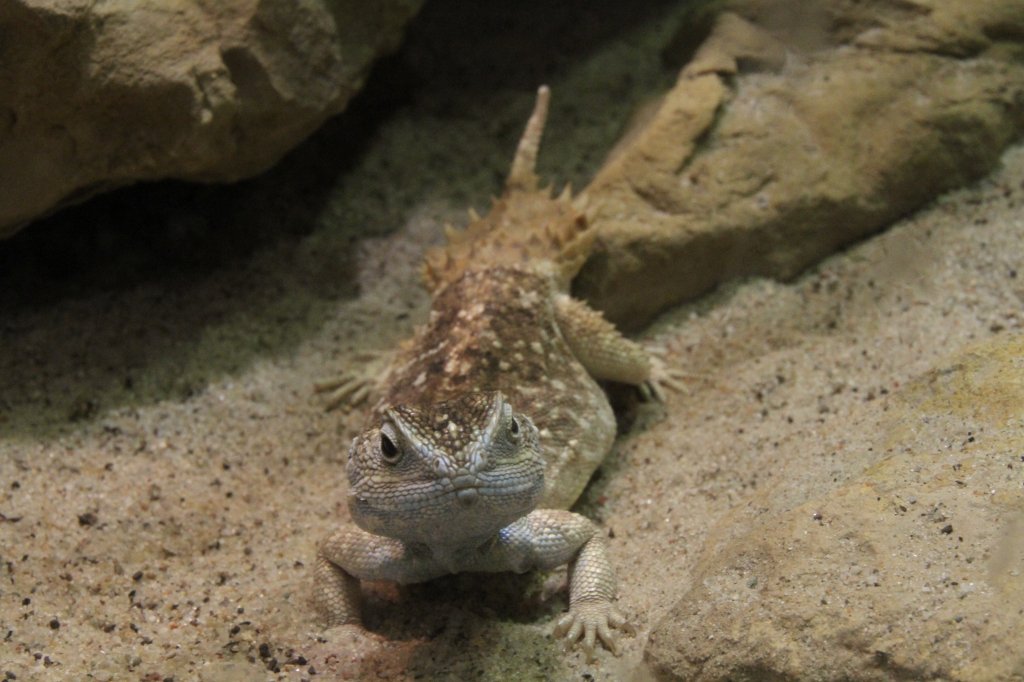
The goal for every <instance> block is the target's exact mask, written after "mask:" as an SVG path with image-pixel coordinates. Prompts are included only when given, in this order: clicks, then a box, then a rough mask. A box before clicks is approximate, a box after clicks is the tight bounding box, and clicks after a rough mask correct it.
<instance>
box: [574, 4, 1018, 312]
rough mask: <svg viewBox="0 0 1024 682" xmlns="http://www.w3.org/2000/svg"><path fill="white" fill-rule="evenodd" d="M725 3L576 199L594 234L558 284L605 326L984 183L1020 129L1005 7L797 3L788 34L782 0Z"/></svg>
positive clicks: (764, 271)
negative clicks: (573, 270)
mask: <svg viewBox="0 0 1024 682" xmlns="http://www.w3.org/2000/svg"><path fill="white" fill-rule="evenodd" d="M730 4H731V7H732V8H733V9H734V10H735V13H732V14H729V13H726V14H723V15H722V16H721V17H719V19H718V22H717V23H716V25H715V29H714V30H713V31H712V33H711V36H710V37H709V38H708V39H707V40H706V41H705V42H704V44H703V45H702V46H701V47H700V49H698V50H697V51H696V53H695V55H694V58H693V60H692V61H691V62H690V63H689V64H688V65H687V66H686V68H684V69H683V71H682V73H681V74H680V77H679V80H678V82H677V83H676V86H675V87H674V88H673V89H672V90H671V91H670V92H669V93H667V94H666V96H665V98H664V100H663V102H662V103H661V105H660V106H659V107H658V108H657V110H656V111H655V113H654V114H653V115H652V116H651V117H650V118H649V120H648V121H647V122H646V124H644V126H643V128H642V129H640V130H637V131H633V132H632V133H630V134H629V135H627V139H626V141H625V142H624V143H623V144H620V145H619V146H618V147H617V148H616V150H615V151H614V152H613V154H612V155H611V156H610V158H609V161H608V163H607V164H606V165H605V167H604V168H603V169H602V170H601V171H600V173H599V174H598V175H597V177H596V178H595V179H594V181H593V183H592V184H591V185H590V187H589V188H588V189H587V196H588V212H589V214H590V216H591V219H592V222H593V224H594V226H595V229H596V230H597V232H598V234H599V237H600V238H599V245H598V250H597V252H596V253H595V254H594V255H593V257H592V258H591V259H590V261H589V262H588V263H587V265H586V266H585V268H584V269H583V271H582V273H581V274H580V276H579V278H578V280H577V282H576V284H575V286H576V290H577V292H578V293H579V294H580V295H582V296H584V297H586V298H587V299H589V300H590V301H592V302H593V303H595V304H596V305H597V306H598V307H600V308H602V309H603V310H605V311H606V312H607V314H608V315H609V317H611V318H612V319H614V320H616V321H617V322H619V323H620V324H624V325H627V326H632V327H636V326H639V325H641V324H643V323H644V322H646V321H648V320H650V318H651V317H652V316H653V315H655V314H657V313H658V312H660V311H662V310H664V309H665V308H666V307H668V306H670V305H672V304H674V303H677V302H679V301H682V300H685V299H689V298H693V297H695V296H697V295H699V294H701V293H703V292H705V291H707V290H709V289H711V288H712V287H714V286H716V285H717V284H719V283H721V282H723V281H725V280H728V279H730V278H735V277H742V276H749V275H769V276H773V277H779V278H789V277H792V276H794V275H795V274H797V273H798V272H800V271H801V270H802V269H803V268H805V267H807V266H808V265H809V264H811V263H813V262H815V261H816V260H818V259H820V258H821V257H822V256H824V255H827V254H829V253H831V252H833V251H835V250H836V249H837V248H839V247H841V246H843V245H845V244H849V243H850V242H852V241H854V240H856V239H858V238H861V237H863V236H865V235H867V234H870V233H872V232H874V231H877V230H880V229H883V228H884V227H885V226H887V225H888V224H890V223H891V222H892V221H893V220H894V219H896V218H897V217H899V216H901V215H904V214H906V213H908V212H910V211H912V210H913V209H915V208H917V207H919V206H921V205H922V204H923V203H924V202H926V201H928V200H929V199H931V198H932V197H934V196H936V195H937V194H939V193H940V192H943V191H945V190H947V189H949V188H951V187H954V186H957V185H959V184H961V183H964V182H967V181H970V180H972V179H976V178H977V177H979V176H980V175H982V174H984V173H985V172H986V171H988V170H989V169H991V168H992V167H993V166H994V165H995V164H996V162H997V160H998V158H999V154H1000V152H1001V150H1002V149H1003V148H1004V147H1005V146H1006V145H1007V144H1008V143H1009V142H1011V141H1012V140H1013V139H1014V138H1015V137H1016V136H1018V135H1019V134H1020V131H1021V130H1022V128H1024V107H1022V102H1024V66H1022V64H1021V62H1020V61H1019V60H1016V59H1014V58H1013V56H1012V55H1014V54H1016V53H1017V52H1018V51H1019V44H1018V43H1017V36H1019V35H1021V32H1024V9H1022V5H1021V3H1020V2H1017V1H1015V0H986V1H985V2H971V3H966V2H960V1H958V0H934V1H933V2H930V3H926V4H927V7H926V6H925V4H924V3H922V4H921V5H920V6H919V5H918V4H916V3H915V4H913V5H909V4H907V3H898V2H891V1H888V0H875V1H874V2H869V3H835V2H826V1H825V0H820V1H818V2H814V1H811V0H808V1H807V2H804V3H801V13H800V16H801V17H802V18H804V19H806V20H807V21H805V22H802V23H801V22H796V23H800V26H799V27H796V26H795V25H794V22H793V20H792V19H791V18H787V17H788V16H790V15H791V14H792V13H791V12H786V11H785V9H786V8H785V5H787V4H789V3H782V4H781V5H780V4H779V3H778V2H758V1H756V0H750V1H749V2H733V3H730ZM968 6H969V8H970V10H969V11H968V9H967V8H968ZM739 14H744V15H747V16H749V17H750V20H748V19H743V18H740V16H739ZM815 25H818V26H819V29H817V30H816V31H815V30H810V33H809V32H808V31H809V29H808V28H807V27H808V26H811V27H812V29H813V27H814V26H815ZM829 27H835V28H829ZM811 34H813V35H811Z"/></svg>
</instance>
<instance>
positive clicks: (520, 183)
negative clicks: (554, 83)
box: [505, 85, 551, 191]
mask: <svg viewBox="0 0 1024 682" xmlns="http://www.w3.org/2000/svg"><path fill="white" fill-rule="evenodd" d="M550 101H551V89H550V88H549V87H548V86H546V85H542V86H540V87H539V88H537V102H536V104H534V105H533V113H532V114H531V115H530V120H529V121H527V122H526V130H524V131H523V136H522V137H521V138H520V139H519V146H518V147H517V148H516V155H515V158H514V159H512V170H511V171H509V174H508V180H507V181H506V182H505V188H506V189H510V190H511V189H519V190H525V191H532V190H535V189H537V182H538V178H537V172H536V168H537V151H538V150H539V149H540V138H541V136H542V135H543V134H544V125H545V124H546V123H547V120H548V103H549V102H550Z"/></svg>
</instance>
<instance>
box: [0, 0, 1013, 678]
mask: <svg viewBox="0 0 1024 682" xmlns="http://www.w3.org/2000/svg"><path fill="white" fill-rule="evenodd" d="M186 5H187V7H186ZM419 5H420V3H415V2H406V3H402V2H389V3H377V4H375V5H374V7H375V8H376V10H375V11H379V12H380V14H379V15H375V14H368V13H367V10H366V8H364V7H360V6H357V3H343V2H318V1H310V2H304V3H276V2H267V1H264V2H247V3H241V2H240V3H213V4H210V3H198V4H188V3H185V4H181V3H160V2H154V3H146V4H145V6H144V7H143V8H142V9H141V11H130V12H126V11H124V9H123V8H122V6H121V5H119V4H117V3H85V2H82V3H75V2H60V3H57V2H52V3H47V2H17V1H14V0H0V36H3V37H4V40H3V41H0V45H2V47H0V66H2V68H0V223H2V225H3V227H0V229H2V230H3V231H4V232H5V233H6V234H13V232H14V230H15V229H17V228H18V227H21V226H24V225H25V224H26V223H27V222H28V221H30V220H32V219H33V218H39V216H42V215H44V214H47V213H49V212H51V211H53V210H54V209H55V208H56V207H58V206H64V205H68V204H72V203H75V202H79V201H81V200H82V199H84V198H85V197H87V196H89V195H93V194H95V193H97V192H100V191H103V190H107V189H110V188H112V187H116V186H118V185H124V184H129V183H133V182H136V181H139V180H148V179H155V178H179V179H188V180H197V179H199V180H229V179H237V178H240V177H245V176H249V175H252V174H254V173H260V172H261V171H263V170H264V169H266V168H267V167H268V166H269V165H271V164H273V163H274V162H275V161H277V162H278V163H277V164H276V165H275V166H274V167H273V168H272V169H270V170H269V171H266V172H263V173H261V174H260V175H258V176H256V177H254V178H253V179H251V180H247V181H244V182H240V183H236V184H234V185H230V186H217V185H209V186H204V185H194V184H185V183H180V182H175V183H171V182H166V183H160V184H151V185H139V186H137V187H133V188H130V189H126V190H121V191H118V192H114V193H112V194H107V195H105V196H102V197H99V198H95V199H93V200H91V201H89V202H87V203H84V204H82V205H80V206H77V207H74V208H69V209H65V210H63V211H61V212H59V213H57V214H55V215H53V216H52V217H50V218H46V219H42V220H36V222H34V223H32V224H31V225H29V226H28V227H27V228H25V229H22V230H21V231H20V232H19V233H18V234H17V235H15V236H13V237H11V238H10V239H8V240H7V241H6V242H3V243H0V309H2V312H0V376H2V377H3V380H2V381H0V560H2V561H0V579H2V582H0V585H2V587H0V632H2V633H3V635H4V636H3V637H2V638H0V661H3V663H2V665H3V672H5V673H7V676H8V678H12V676H13V677H14V678H15V679H37V678H38V679H53V678H68V679H107V680H113V679H124V678H133V679H134V678H142V679H155V680H162V679H168V678H171V679H176V680H188V679H204V680H242V679H245V680H248V679H275V678H281V679H306V678H314V676H315V678H317V679H319V678H325V677H326V678H327V679H333V678H341V679H353V678H380V677H385V678H386V677H391V678H399V679H404V678H408V679H414V678H415V679H424V678H426V679H446V678H450V679H513V678H514V679H580V677H581V676H589V678H590V679H608V680H621V679H764V678H772V679H836V678H844V679H878V680H888V679H894V678H897V679H922V678H924V679H962V680H991V679H1019V678H1021V677H1024V654H1022V653H1021V651H1022V647H1021V646H1020V634H1019V633H1020V632H1021V630H1022V626H1024V578H1022V576H1021V571H1022V570H1024V435H1022V433H1024V431H1022V428H1024V388H1022V387H1024V360H1022V358H1024V335H1022V332H1021V323H1022V321H1021V317H1022V315H1021V313H1020V310H1021V304H1022V302H1024V285H1022V284H1021V279H1020V276H1019V268H1020V263H1022V262H1024V239H1022V237H1024V220H1022V219H1021V217H1020V216H1021V212H1020V205H1021V202H1022V201H1024V150H1022V149H1020V148H1016V147H1010V145H1012V144H1013V143H1014V142H1015V141H1016V140H1017V139H1018V137H1019V133H1020V131H1021V127H1022V124H1024V58H1022V57H1024V54H1022V51H1024V45H1022V36H1024V3H1022V2H1020V1H1019V0H1018V1H1015V2H1010V1H1008V0H1002V1H996V0H988V1H984V2H966V0H960V1H955V0H945V1H943V0H932V1H930V2H925V1H923V0H921V1H914V2H893V1H883V0H875V1H872V2H843V1H841V0H835V1H832V2H827V1H825V0H817V1H815V0H803V1H802V2H799V3H793V2H785V3H783V2H770V1H768V0H763V1H757V0H746V1H739V0H737V1H734V2H719V3H697V2H691V3H680V2H655V3H648V4H646V5H645V9H644V10H642V11H638V10H636V9H635V8H627V7H623V6H621V5H620V4H619V3H598V4H595V3H591V2H583V1H582V0H581V1H580V2H568V3H559V4H558V6H557V7H550V6H548V5H549V4H548V3H540V2H537V3H533V2H527V3H518V4H516V5H515V6H510V7H504V8H501V7H480V6H477V7H469V6H467V5H466V3H456V2H444V1H438V0H431V2H428V3H426V4H425V5H423V7H422V9H420V8H419ZM134 9H136V10H139V8H134ZM417 10H419V12H418V13H417ZM467 27H472V29H473V30H467ZM399 45H400V47H399ZM393 49H397V51H396V52H394V53H393V54H392V55H391V56H387V57H384V58H383V59H378V60H377V61H376V63H375V66H373V70H372V72H371V71H370V70H369V69H370V65H371V63H373V62H374V59H375V58H378V57H379V56H380V55H381V54H383V53H386V52H389V51H391V50H393ZM541 82H546V83H548V84H549V85H551V86H552V90H553V93H554V98H553V108H552V114H551V120H550V123H549V126H550V127H549V131H548V135H547V137H546V140H545V145H544V148H543V150H542V153H541V160H540V163H541V172H542V173H543V174H544V175H545V176H547V177H548V178H550V179H552V180H553V181H554V182H556V184H562V183H564V182H567V181H570V182H572V183H573V186H574V187H576V188H586V194H587V197H588V206H589V209H588V210H589V213H590V214H591V217H592V219H593V224H594V228H595V229H596V230H597V231H598V233H599V235H600V240H599V249H598V251H597V252H596V254H595V255H594V257H593V258H592V259H591V261H590V262H588V264H587V267H586V268H585V270H584V272H583V273H582V274H581V277H580V278H579V280H578V281H577V282H576V284H575V287H576V290H577V293H578V294H579V295H581V296H584V297H586V298H588V299H589V300H591V301H592V302H595V303H596V304H597V305H599V306H601V307H602V308H603V309H604V310H606V311H607V313H608V314H609V316H611V317H612V318H613V319H615V320H616V321H617V322H619V323H620V324H623V325H624V326H626V327H628V328H630V329H641V328H644V329H645V331H643V334H642V338H644V339H648V340H651V341H656V342H658V343H662V344H664V345H665V346H666V347H667V348H668V350H669V355H668V360H669V362H670V363H672V364H673V365H675V366H678V367H680V368H682V369H683V370H684V371H685V372H686V373H687V374H688V377H689V378H688V380H687V390H686V391H685V392H684V393H680V394H674V395H670V397H669V400H668V401H667V403H666V404H664V405H637V404H636V402H635V399H634V397H633V396H630V395H620V394H619V393H617V394H616V398H617V402H618V403H619V405H620V407H621V414H622V423H623V436H622V438H621V439H620V442H619V443H618V445H617V447H616V449H615V450H614V452H613V453H612V454H611V455H610V456H609V459H608V461H607V463H606V465H605V467H604V468H603V469H602V470H601V471H600V472H599V474H598V475H597V477H596V478H595V480H594V481H593V482H592V484H591V486H590V487H589V488H588V491H587V493H586V494H585V497H584V499H583V500H582V501H581V503H580V505H579V509H580V510H581V511H582V512H584V513H586V514H588V515H590V516H592V517H593V518H596V519H598V520H600V521H601V522H602V523H603V524H604V525H605V527H606V529H607V531H608V533H609V536H610V538H611V540H610V548H611V552H612V555H613V560H614V562H615V563H616V565H617V566H618V567H619V571H620V591H621V597H620V605H621V607H622V608H623V610H624V611H625V612H626V613H627V614H628V615H629V617H630V619H631V620H632V621H633V622H634V623H635V624H636V626H637V630H638V632H637V634H636V636H635V637H630V638H626V640H625V645H624V651H623V655H622V656H621V657H620V658H614V657H612V656H610V655H604V656H601V657H600V658H599V659H598V660H597V661H596V662H594V663H588V662H587V661H585V660H584V659H583V657H582V656H581V655H580V654H579V653H576V652H573V653H569V654H563V653H562V652H561V648H560V644H559V643H557V642H554V641H552V640H551V639H550V637H549V632H550V629H551V627H552V624H553V621H554V620H555V619H556V618H557V616H558V614H559V613H561V611H563V610H564V609H565V607H566V596H565V593H564V590H562V589H561V588H562V584H563V583H564V572H563V573H555V574H554V575H552V576H547V577H545V576H522V577H514V578H511V579H508V580H502V581H497V582H496V581H494V580H493V579H491V578H488V577H480V576H458V577H452V578H449V579H445V580H442V581H438V582H437V583H433V584H431V585H429V586H416V587H412V588H409V589H408V590H403V591H402V592H401V593H399V592H398V591H396V590H394V589H392V588H390V587H388V586H386V585H382V586H372V587H371V589H370V591H369V605H368V608H367V625H368V626H369V630H370V634H369V635H367V636H366V637H362V638H354V639H340V640H339V639H337V638H336V637H335V638H331V637H324V636H323V632H322V631H321V630H320V629H319V627H318V625H317V624H316V623H315V621H314V620H312V613H311V609H310V605H309V601H308V598H309V575H308V567H309V565H310V563H311V560H312V557H313V547H314V544H315V542H316V541H317V540H318V539H319V538H321V537H323V536H325V535H327V534H328V533H329V532H330V529H332V528H333V527H335V526H336V525H337V524H339V523H344V522H346V521H347V511H346V510H345V509H344V483H343V477H342V471H341V467H342V463H343V461H344V452H345V448H346V446H347V441H348V439H349V438H350V436H351V433H352V431H353V430H354V429H355V428H357V427H358V426H359V424H360V423H361V418H362V414H361V413H360V412H359V411H354V412H352V413H350V414H342V415H338V414H325V413H324V412H323V411H322V409H321V407H320V405H319V404H318V403H317V401H316V399H315V398H314V397H313V396H312V392H311V388H310V387H311V386H312V384H313V383H314V382H315V381H316V380H317V379H320V378H323V377H324V376H325V375H329V374H331V373H332V372H334V371H337V370H338V369H340V368H343V367H345V366H347V365H351V364H353V363H358V362H359V361H360V360H359V357H360V353H361V352H363V351H365V350H367V349H376V348H382V347H384V348H387V347H390V346H393V345H394V344H395V343H397V342H398V341H399V340H400V339H401V338H403V337H404V336H406V335H407V334H408V333H409V331H410V329H411V327H412V325H413V324H415V323H416V322H417V321H418V320H419V319H421V318H422V315H423V313H424V310H425V305H426V299H425V296H424V295H423V294H422V292H421V291H420V290H419V289H418V288H417V278H418V264H419V259H420V257H421V254H422V252H423V250H424V249H425V248H426V247H427V246H428V245H430V244H432V243H436V241H437V240H438V239H439V235H440V233H441V225H442V224H443V223H444V222H445V221H446V220H454V221H455V222H459V221H461V220H463V218H462V216H463V215H464V211H465V209H466V208H468V207H475V208H477V209H478V210H484V209H485V208H486V206H487V202H488V196H489V194H491V193H493V192H495V191H496V190H497V189H498V187H499V186H500V183H501V179H502V177H503V175H504V172H505V168H506V165H507V163H508V160H509V159H510V158H511V153H512V149H513V146H514V143H515V140H516V138H517V137H518V134H519V132H520V130H521V127H522V124H523V121H524V120H525V117H526V115H527V113H528V111H529V109H530V106H531V104H532V94H533V92H534V90H535V88H536V85H537V84H538V83H541ZM356 91H359V94H358V95H354V93H355V92H356ZM341 109H345V111H344V113H343V114H341V115H340V116H337V117H335V118H333V119H331V120H330V121H328V122H327V123H326V124H325V125H323V126H322V127H321V128H320V129H319V130H318V131H317V132H316V133H313V134H312V136H311V137H310V138H309V140H308V141H307V142H305V143H303V144H301V145H300V146H298V147H297V148H295V149H294V150H293V151H291V152H288V150H289V149H291V148H292V147H293V146H294V145H295V144H297V143H298V142H299V141H300V140H301V139H302V138H304V137H306V136H308V135H310V133H312V131H313V130H314V129H316V128H317V126H319V125H320V124H321V123H322V122H323V121H324V120H326V119H327V118H328V117H329V116H331V115H332V114H334V113H336V112H337V111H339V110H341ZM1007 150H1008V151H1007ZM286 152H288V153H287V155H285V154H286ZM282 155H285V156H284V157H283V159H282ZM982 178H983V179H982ZM958 186H965V187H964V188H963V189H960V190H956V191H952V192H950V190H951V189H953V188H955V187H958ZM944 192H945V194H942V193H944ZM940 195H941V196H940ZM873 233H881V234H879V235H878V236H875V237H872V238H870V239H866V240H864V241H861V242H859V243H856V240H858V239H864V238H865V237H866V236H868V235H871V234H873ZM844 246H846V247H848V248H847V249H846V250H845V251H842V252H840V253H835V252H836V251H837V249H839V248H840V247H844ZM833 253H835V255H832V256H831V257H828V258H827V259H826V260H824V261H822V260H821V259H822V258H823V257H826V256H829V254H833ZM716 287H717V288H716ZM708 292H712V293H710V294H708ZM705 294H707V295H705ZM701 296H703V297H701ZM684 301H689V303H686V304H685V305H683V306H682V307H680V305H679V304H680V303H682V302H684ZM659 313H662V314H661V316H660V317H657V318H656V316H657V315H658V314H659ZM655 318H656V319H655ZM652 320H655V321H654V322H653V324H650V323H651V321H652Z"/></svg>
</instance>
